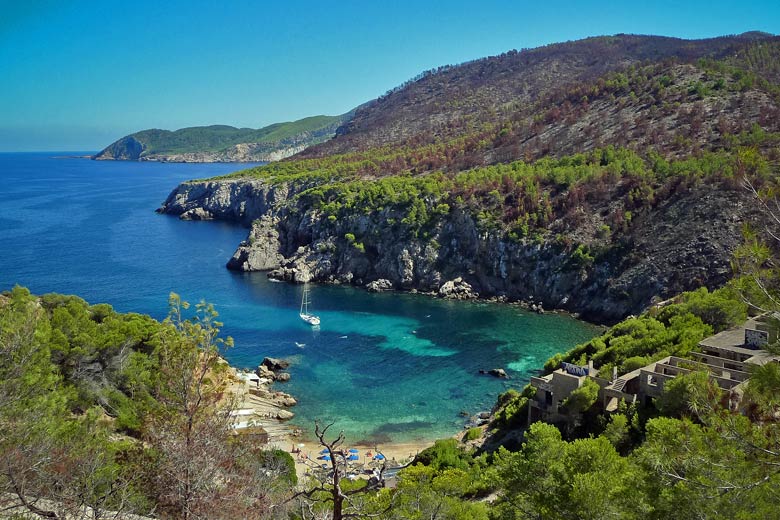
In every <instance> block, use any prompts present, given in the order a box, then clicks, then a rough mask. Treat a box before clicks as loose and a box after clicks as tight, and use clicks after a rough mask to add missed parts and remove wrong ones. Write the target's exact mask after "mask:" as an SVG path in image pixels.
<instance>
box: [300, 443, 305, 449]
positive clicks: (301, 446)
mask: <svg viewBox="0 0 780 520" xmlns="http://www.w3.org/2000/svg"><path fill="white" fill-rule="evenodd" d="M304 446H306V445H305V444H304V443H300V444H298V447H299V448H303V447H304Z"/></svg>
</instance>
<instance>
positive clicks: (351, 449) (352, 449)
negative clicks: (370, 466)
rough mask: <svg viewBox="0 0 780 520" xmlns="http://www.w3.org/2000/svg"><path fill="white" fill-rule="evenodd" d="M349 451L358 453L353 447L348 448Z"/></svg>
mask: <svg viewBox="0 0 780 520" xmlns="http://www.w3.org/2000/svg"><path fill="white" fill-rule="evenodd" d="M349 452H350V453H360V452H359V451H358V450H356V449H355V448H350V449H349Z"/></svg>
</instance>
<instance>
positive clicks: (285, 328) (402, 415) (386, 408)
mask: <svg viewBox="0 0 780 520" xmlns="http://www.w3.org/2000/svg"><path fill="white" fill-rule="evenodd" d="M54 155H62V154H60V153H58V154H37V153H36V154H0V182H2V186H3V189H2V195H3V196H2V197H0V244H2V253H0V290H5V289H9V288H11V287H12V286H13V285H14V284H20V285H24V286H27V287H29V288H30V290H31V291H33V292H34V293H37V294H43V293H47V292H60V293H68V294H77V295H79V296H81V297H82V298H84V299H86V300H87V301H89V302H90V303H99V302H106V303H110V304H111V305H113V306H114V308H116V309H117V310H118V311H121V312H141V313H146V314H150V315H152V316H153V317H155V318H163V317H164V316H165V314H166V310H167V309H166V305H167V298H168V294H169V292H171V291H175V292H177V293H179V294H180V295H181V296H182V297H183V298H184V299H185V300H188V301H190V302H197V301H199V300H201V299H203V300H206V301H209V302H212V303H214V304H215V306H216V308H217V310H218V311H219V313H220V318H221V320H222V321H223V322H224V324H225V325H224V329H223V330H224V333H225V334H227V335H230V336H233V338H234V340H235V344H236V346H235V347H234V348H232V349H230V350H228V351H227V352H226V357H227V358H228V360H229V361H230V362H231V364H233V365H235V366H238V367H243V368H249V369H253V368H255V367H256V366H257V365H258V364H259V363H260V361H261V360H262V359H263V357H264V356H273V357H283V358H287V359H289V360H291V361H292V366H291V367H290V373H291V374H292V380H291V381H290V382H288V383H282V384H277V388H279V389H280V390H283V391H285V392H288V393H291V394H292V395H294V396H295V397H296V399H298V401H299V405H298V406H296V407H295V408H293V410H292V411H294V412H295V413H296V418H295V419H294V421H295V423H296V424H297V425H298V426H300V427H301V428H303V429H304V430H306V431H310V430H311V429H312V428H313V422H314V420H315V419H321V420H323V421H328V422H331V421H335V423H336V426H335V427H336V428H337V429H339V430H344V431H345V434H346V435H347V438H348V439H349V440H350V441H351V442H360V441H364V442H366V443H378V442H379V443H386V442H404V441H416V440H432V439H435V438H440V437H442V436H446V435H451V434H453V433H455V432H457V431H458V430H459V429H460V428H462V426H463V423H464V418H463V417H462V416H461V412H466V413H468V414H475V413H477V412H479V411H483V410H488V409H490V407H491V406H492V405H493V404H494V403H495V400H496V396H497V395H498V394H499V393H500V392H503V391H505V390H506V389H508V388H521V387H522V386H523V385H525V383H526V382H527V381H528V378H529V377H530V375H532V374H533V373H535V372H536V371H538V369H539V368H540V367H541V365H542V363H544V361H545V360H546V359H547V358H548V357H550V356H551V355H552V354H554V353H556V352H560V351H563V350H566V349H568V348H571V347H572V346H573V345H575V344H577V343H580V342H582V341H585V340H587V339H589V338H591V337H592V336H594V335H595V334H596V333H597V332H598V331H599V328H597V327H594V326H591V325H589V324H586V323H583V322H579V321H577V320H574V319H572V318H571V317H568V316H565V315H556V314H545V315H541V316H540V315H536V314H531V313H528V312H526V311H524V310H521V309H519V308H516V307H512V306H509V305H499V304H490V303H480V302H465V303H464V302H451V301H444V300H439V299H435V298H430V297H427V296H421V295H410V294H396V293H393V294H390V293H384V294H371V293H367V292H365V291H363V290H362V289H356V288H352V287H343V286H323V285H312V286H311V289H312V291H311V297H312V303H313V310H314V312H315V313H316V314H317V315H319V316H320V318H321V319H322V325H321V327H320V329H319V330H313V329H312V328H311V327H310V326H308V325H306V324H304V323H303V322H302V321H301V320H300V319H299V318H298V306H299V305H300V297H301V291H302V287H300V286H295V285H289V284H285V283H274V282H271V281H269V280H268V279H267V278H266V276H265V274H264V273H234V272H230V271H228V270H227V269H225V267H224V265H225V262H226V261H227V260H228V258H229V257H230V255H231V254H232V252H233V250H234V249H235V247H236V245H237V244H238V243H239V242H240V241H241V240H243V239H244V238H245V236H246V232H247V231H246V229H244V228H242V227H240V226H236V225H231V224H227V223H220V222H184V221H180V220H178V219H176V218H173V217H169V216H163V215H157V214H155V213H154V209H155V208H157V207H158V206H159V205H160V203H161V202H162V201H163V200H165V198H166V196H167V195H168V193H169V192H170V191H171V190H172V189H173V188H174V187H175V186H176V185H177V184H178V183H179V182H181V181H184V180H187V179H195V178H203V177H212V176H216V175H221V174H224V173H228V172H231V171H234V170H236V169H238V168H241V167H243V166H241V165H235V164H172V163H148V162H141V163H135V162H113V161H102V162H98V161H89V160H85V159H61V158H55V157H54ZM497 367H503V368H506V369H507V372H508V373H509V375H510V378H509V379H508V380H499V379H496V378H493V377H489V376H484V375H479V373H478V371H479V370H480V369H490V368H497Z"/></svg>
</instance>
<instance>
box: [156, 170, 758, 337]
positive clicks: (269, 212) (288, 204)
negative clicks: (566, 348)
mask: <svg viewBox="0 0 780 520" xmlns="http://www.w3.org/2000/svg"><path fill="white" fill-rule="evenodd" d="M300 192H301V190H300V188H295V187H291V186H290V185H281V186H269V185H266V184H264V183H263V182H260V181H256V180H254V181H252V180H234V181H230V182H204V183H187V184H183V185H181V186H179V187H178V188H177V189H176V190H174V192H173V193H172V194H171V196H170V197H168V200H167V201H166V202H165V204H164V205H163V206H162V208H160V210H159V211H161V212H163V213H169V214H174V215H180V218H185V219H194V218H197V219H209V218H218V219H225V220H231V221H235V222H240V223H243V224H245V225H246V224H248V223H250V222H251V230H250V232H249V236H248V238H247V240H245V241H244V242H242V243H241V244H240V245H239V247H238V249H237V250H236V252H235V254H234V255H233V257H232V258H231V259H230V261H229V262H228V267H229V268H231V269H235V270H243V271H257V270H267V271H270V273H269V276H273V277H276V278H279V279H283V280H288V281H295V282H303V281H309V280H314V281H320V282H330V283H348V284H353V285H359V286H366V287H368V288H369V289H374V290H386V289H397V290H416V291H424V292H428V293H435V294H438V295H441V296H445V297H454V298H473V297H482V298H497V299H499V300H501V301H520V302H526V303H528V304H541V305H542V306H543V307H544V308H546V309H553V308H556V309H565V310H567V311H571V312H575V313H580V314H581V315H582V316H583V317H584V318H586V319H589V320H592V321H597V322H613V321H616V320H618V319H620V318H623V317H624V316H626V315H628V314H636V313H639V312H641V311H642V310H643V309H644V308H646V307H647V306H648V305H650V304H651V303H653V302H654V301H656V300H660V299H666V298H668V297H671V296H673V295H675V294H678V293H679V292H681V291H684V290H690V289H694V288H697V287H700V286H702V285H706V286H709V287H716V286H719V285H722V284H723V283H725V282H726V281H727V280H728V279H729V278H730V276H731V269H730V267H729V265H730V264H729V262H730V258H731V255H732V253H733V251H734V249H735V248H736V247H737V246H738V245H739V244H740V243H741V240H742V235H741V227H742V225H743V224H744V223H745V222H757V221H758V220H759V218H760V217H759V212H758V211H757V208H756V207H755V203H754V202H753V200H752V199H751V197H750V196H749V195H748V193H747V192H746V191H744V190H743V189H741V188H739V187H737V188H734V189H712V187H710V186H706V185H699V186H695V187H691V188H686V189H681V190H680V191H679V192H678V193H675V194H673V195H672V196H670V197H669V198H668V199H667V200H665V201H663V202H662V203H661V204H659V205H658V206H657V207H655V208H653V209H652V210H650V211H647V212H645V213H642V214H641V215H639V216H638V217H637V218H636V219H635V220H634V221H633V222H632V224H631V226H630V229H629V230H628V232H626V233H625V234H621V235H620V236H619V237H613V238H602V239H601V240H598V239H595V238H593V239H592V240H590V244H591V248H590V251H591V254H590V255H578V254H577V253H576V248H575V247H574V246H572V245H571V244H568V245H567V244H566V243H565V241H561V238H560V236H556V235H552V234H549V235H547V236H545V237H536V238H534V239H520V240H518V239H515V238H510V237H508V236H507V235H506V234H504V233H500V232H497V231H492V232H491V231H485V230H483V229H481V227H480V224H479V223H478V218H477V217H476V216H475V215H474V214H473V212H471V211H468V210H466V209H458V208H454V209H452V210H451V211H450V212H449V213H447V214H446V215H443V216H441V218H439V219H437V221H436V223H435V225H434V226H433V228H432V229H430V230H429V232H428V236H427V237H425V238H423V237H420V236H418V237H415V236H413V235H411V234H409V233H408V232H407V230H405V229H404V228H403V226H399V225H398V224H397V223H398V222H400V220H401V219H402V218H403V217H404V213H403V212H402V211H401V212H399V211H398V209H397V208H393V207H388V208H384V209H382V210H380V211H378V212H371V213H368V214H366V213H364V212H357V213H355V214H352V215H350V216H348V217H346V218H342V219H338V220H335V221H334V220H333V219H329V218H326V217H325V216H324V215H323V214H322V212H320V211H319V210H317V209H312V208H311V207H308V206H307V204H306V203H305V202H304V200H303V198H302V197H300V196H299V194H300ZM438 203H439V201H437V200H429V201H427V205H428V206H429V207H430V208H431V209H432V208H434V207H435V206H436V205H437V204H438ZM603 209H604V210H605V211H608V207H605V208H603ZM601 221H602V217H599V216H596V215H594V216H593V218H590V219H586V220H585V221H583V222H581V223H580V226H579V227H578V232H580V233H589V232H588V230H589V229H590V230H593V229H597V228H600V225H599V224H598V223H599V222H601ZM551 227H555V224H554V225H553V226H551ZM597 233H598V232H596V233H595V234H597ZM570 234H573V233H570ZM595 234H594V233H591V235H593V236H595Z"/></svg>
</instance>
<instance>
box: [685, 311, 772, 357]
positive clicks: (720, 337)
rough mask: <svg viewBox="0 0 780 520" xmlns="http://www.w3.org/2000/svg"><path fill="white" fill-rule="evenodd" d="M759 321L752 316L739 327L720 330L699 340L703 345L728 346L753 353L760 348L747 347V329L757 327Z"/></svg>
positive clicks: (746, 352)
mask: <svg viewBox="0 0 780 520" xmlns="http://www.w3.org/2000/svg"><path fill="white" fill-rule="evenodd" d="M758 324H759V321H758V320H757V319H756V318H750V319H749V320H747V321H746V322H745V323H743V324H742V325H740V326H739V327H734V328H733V329H728V330H724V331H723V332H718V333H717V334H715V335H714V336H710V337H709V338H704V339H703V340H701V341H700V342H699V345H701V346H702V347H715V348H726V349H729V350H733V351H735V352H741V353H743V354H753V353H755V352H756V351H758V350H759V349H753V348H745V329H754V330H755V329H757V328H758Z"/></svg>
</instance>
